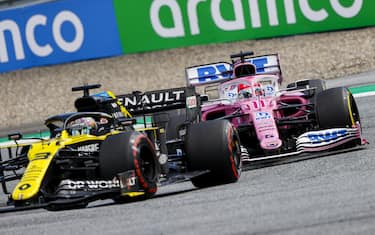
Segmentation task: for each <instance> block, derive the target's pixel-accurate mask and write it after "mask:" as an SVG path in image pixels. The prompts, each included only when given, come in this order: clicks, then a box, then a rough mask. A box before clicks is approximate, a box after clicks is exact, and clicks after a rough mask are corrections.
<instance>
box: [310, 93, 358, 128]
mask: <svg viewBox="0 0 375 235" xmlns="http://www.w3.org/2000/svg"><path fill="white" fill-rule="evenodd" d="M315 111H316V116H317V122H318V125H319V127H320V128H321V129H327V128H340V127H341V128H342V127H349V128H351V127H353V126H354V125H355V123H356V122H360V117H359V112H358V108H357V104H356V102H355V100H354V97H353V95H352V93H351V92H350V91H349V90H348V89H347V88H345V87H335V88H331V89H328V90H324V91H322V92H321V93H319V94H317V96H316V101H315Z"/></svg>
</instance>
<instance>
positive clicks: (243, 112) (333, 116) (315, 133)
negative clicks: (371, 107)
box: [186, 52, 367, 163]
mask: <svg viewBox="0 0 375 235" xmlns="http://www.w3.org/2000/svg"><path fill="white" fill-rule="evenodd" d="M231 59H232V61H231V63H227V62H217V63H212V64H205V65H199V66H193V67H188V68H186V77H187V83H188V85H191V86H195V87H196V88H197V89H198V88H200V89H203V92H204V93H205V94H206V95H207V96H209V95H211V96H213V95H216V96H215V97H214V98H207V100H208V101H207V102H205V103H203V104H202V120H203V121H208V120H217V119H227V120H230V121H231V123H232V124H233V125H234V126H235V127H236V128H237V130H238V133H239V135H240V140H241V144H242V160H243V162H244V163H250V162H260V161H261V160H263V161H266V160H269V161H271V160H276V159H282V158H283V157H287V156H292V155H299V154H304V153H308V155H311V153H318V152H320V151H339V149H345V148H346V149H347V148H350V147H353V146H359V145H364V144H366V143H367V142H366V140H365V139H364V138H363V137H362V135H361V123H360V116H359V113H358V109H357V105H356V102H355V100H354V98H353V96H352V94H351V93H350V91H349V90H348V89H347V88H345V87H336V88H330V89H326V86H325V81H324V80H320V79H312V80H300V81H296V82H294V83H291V84H289V85H288V86H287V88H285V89H280V88H279V86H280V85H281V82H282V74H281V68H280V64H279V57H278V55H277V54H271V55H263V56H253V52H245V53H242V52H241V53H239V54H235V55H231ZM215 92H216V94H213V93H215Z"/></svg>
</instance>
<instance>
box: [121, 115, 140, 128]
mask: <svg viewBox="0 0 375 235" xmlns="http://www.w3.org/2000/svg"><path fill="white" fill-rule="evenodd" d="M117 120H118V122H119V123H120V125H122V126H130V125H134V124H135V123H136V122H137V120H136V119H135V118H125V117H120V118H117Z"/></svg>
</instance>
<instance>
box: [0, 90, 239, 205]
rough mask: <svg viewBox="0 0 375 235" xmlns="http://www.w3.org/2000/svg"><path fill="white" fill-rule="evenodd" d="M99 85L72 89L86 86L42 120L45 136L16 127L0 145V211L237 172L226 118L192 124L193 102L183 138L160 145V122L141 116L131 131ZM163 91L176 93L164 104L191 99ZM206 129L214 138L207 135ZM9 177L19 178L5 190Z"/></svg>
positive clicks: (136, 194) (210, 181) (135, 194)
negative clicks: (2, 202) (3, 203)
mask: <svg viewBox="0 0 375 235" xmlns="http://www.w3.org/2000/svg"><path fill="white" fill-rule="evenodd" d="M98 87H99V86H98V85H87V86H83V87H76V88H73V91H80V90H83V91H84V96H83V97H81V98H78V99H77V100H76V101H75V107H76V108H77V112H74V113H65V114H61V115H56V116H53V117H50V118H48V119H47V120H46V122H45V124H46V126H47V127H48V128H49V131H50V138H48V139H24V138H22V135H21V134H19V133H15V134H10V135H9V139H10V142H7V143H2V144H1V145H0V148H1V155H0V183H1V185H2V189H3V191H4V193H5V194H8V195H9V200H8V207H6V208H3V209H0V211H2V212H6V211H14V210H25V209H32V208H40V207H42V208H46V209H49V210H60V209H70V208H80V207H85V206H86V205H87V204H88V203H89V202H91V201H93V200H98V199H107V198H111V199H113V200H114V201H115V202H125V201H129V200H137V199H145V198H149V197H151V196H153V195H154V194H155V193H156V191H157V187H158V186H160V185H164V184H170V183H175V182H180V181H185V180H191V181H192V183H193V184H194V185H195V186H197V187H208V186H212V185H217V184H224V183H232V182H236V181H237V180H238V178H239V177H240V172H241V169H240V168H241V165H240V164H241V162H240V150H239V149H240V147H239V141H238V136H237V133H236V132H235V129H234V128H233V126H232V125H231V124H230V122H228V121H226V120H221V121H211V122H204V123H199V122H195V120H193V119H194V115H195V113H196V107H197V106H196V105H197V104H196V103H195V106H194V105H192V103H190V105H189V106H188V107H187V108H186V113H187V121H189V120H190V121H189V123H186V125H185V126H186V133H185V134H184V137H183V139H180V140H175V141H174V142H173V143H166V141H165V137H163V136H164V131H163V130H164V128H163V127H162V126H156V125H155V123H152V122H151V125H152V126H151V127H149V126H147V121H146V120H145V121H146V122H143V125H142V128H140V129H138V130H135V129H134V127H133V125H134V124H136V119H135V118H133V117H131V114H130V113H129V112H128V111H127V110H126V109H125V107H124V106H123V105H122V104H121V103H120V102H119V99H117V98H116V97H115V96H114V95H113V94H112V93H111V92H102V93H99V94H95V95H89V90H90V89H93V88H98ZM163 92H164V93H168V92H167V91H163ZM169 92H170V93H169V94H171V95H172V94H175V95H177V94H178V97H177V98H178V99H174V102H173V104H172V103H171V104H172V105H171V106H169V107H175V106H176V105H177V106H181V107H186V105H185V104H186V100H189V101H190V102H192V101H191V100H194V99H196V98H197V97H195V96H194V95H189V94H188V90H186V89H175V90H174V91H169ZM124 97H125V96H124ZM124 97H123V98H124ZM126 97H128V96H126ZM128 98H129V97H128ZM168 100H172V96H171V97H169V98H168ZM137 102H139V100H137ZM141 103H142V102H141ZM142 106H143V107H144V104H142ZM162 108H165V107H162ZM135 113H136V111H135ZM189 118H190V119H189ZM159 121H161V122H163V123H164V124H165V122H168V119H165V118H160V117H159ZM138 125H139V124H138ZM206 130H209V131H211V132H212V133H214V134H215V136H214V137H213V138H210V139H207V138H206V136H205V135H204V134H203V133H205V132H206ZM170 145H174V146H178V149H179V151H178V154H175V152H173V153H171V152H169V151H168V148H169V146H170ZM215 146H219V147H215ZM5 155H7V156H5ZM213 158H215V161H213ZM13 180H19V181H18V183H17V184H16V185H15V187H14V188H13V190H12V191H11V192H10V191H8V188H9V187H8V183H9V182H10V181H13Z"/></svg>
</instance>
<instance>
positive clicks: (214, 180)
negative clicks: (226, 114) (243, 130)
mask: <svg viewBox="0 0 375 235" xmlns="http://www.w3.org/2000/svg"><path fill="white" fill-rule="evenodd" d="M185 144H186V155H187V167H188V170H189V171H197V170H209V172H208V173H206V174H203V175H200V176H197V177H194V178H192V180H191V181H192V183H193V185H194V186H196V187H198V188H203V187H209V186H213V185H219V184H226V183H233V182H236V181H237V180H238V179H239V177H240V175H241V166H242V164H241V148H240V141H239V137H238V134H237V131H236V130H235V128H234V127H233V126H232V125H231V123H230V122H229V121H228V120H213V121H206V122H201V123H196V124H191V125H190V126H189V127H188V129H187V136H186V141H185Z"/></svg>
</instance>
